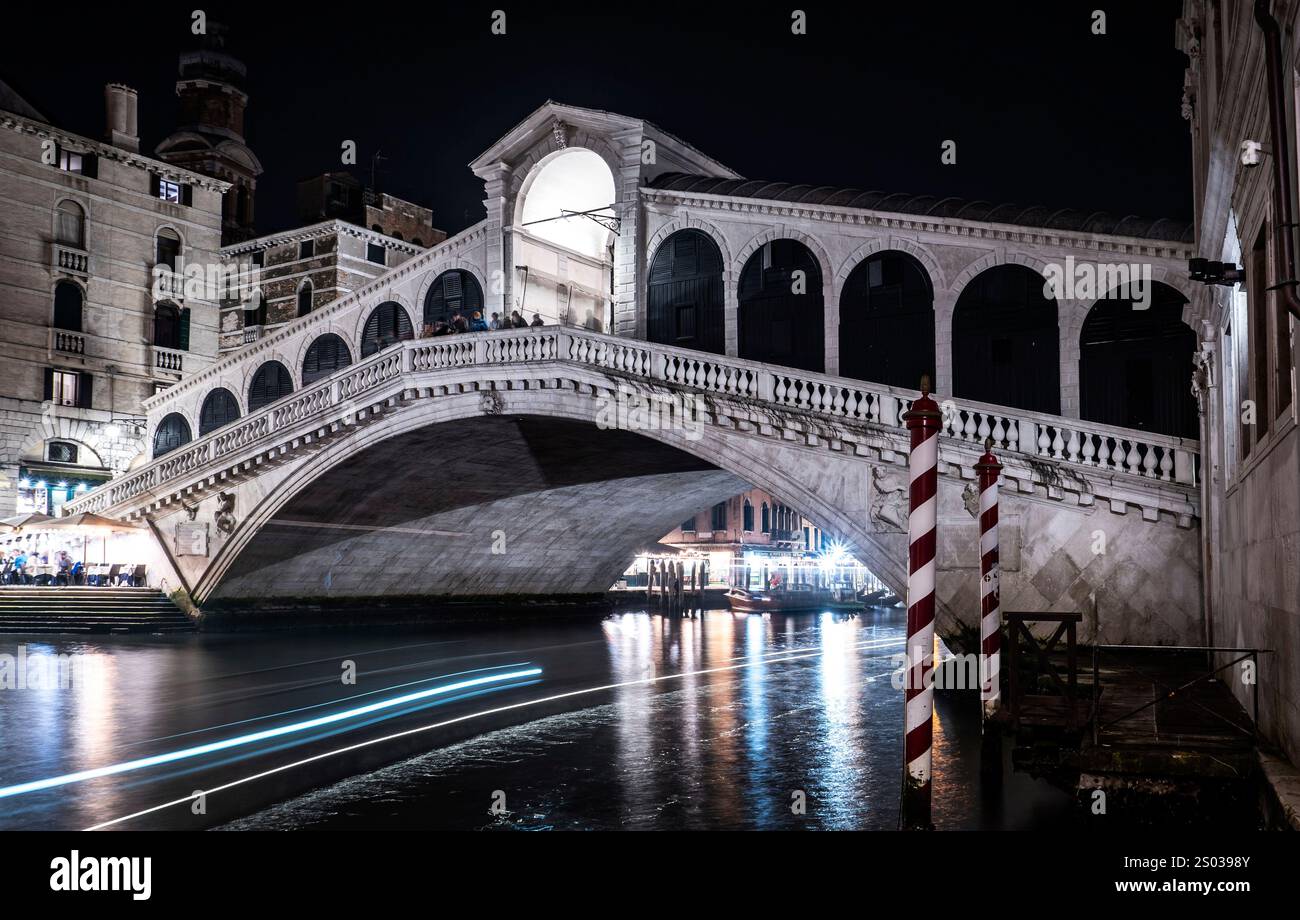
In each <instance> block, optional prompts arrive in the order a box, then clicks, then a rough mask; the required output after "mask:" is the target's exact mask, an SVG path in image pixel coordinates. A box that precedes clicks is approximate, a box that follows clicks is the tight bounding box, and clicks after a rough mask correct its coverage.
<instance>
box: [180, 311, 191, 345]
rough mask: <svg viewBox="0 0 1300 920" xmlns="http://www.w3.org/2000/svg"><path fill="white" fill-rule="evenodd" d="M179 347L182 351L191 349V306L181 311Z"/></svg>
mask: <svg viewBox="0 0 1300 920" xmlns="http://www.w3.org/2000/svg"><path fill="white" fill-rule="evenodd" d="M177 347H179V348H180V350H181V351H189V350H190V308H189V307H186V308H185V309H184V310H182V311H181V328H180V333H179V334H178V335H177Z"/></svg>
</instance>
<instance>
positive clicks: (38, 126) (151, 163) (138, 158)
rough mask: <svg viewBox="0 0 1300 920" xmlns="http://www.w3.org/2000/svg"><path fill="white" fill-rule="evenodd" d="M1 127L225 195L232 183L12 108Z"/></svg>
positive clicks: (0, 116)
mask: <svg viewBox="0 0 1300 920" xmlns="http://www.w3.org/2000/svg"><path fill="white" fill-rule="evenodd" d="M0 128H10V129H12V130H14V131H17V132H18V133H20V134H30V135H33V136H34V137H42V138H49V139H51V140H54V141H57V142H58V143H59V144H61V145H63V146H67V147H68V148H69V149H75V150H76V151H77V152H79V153H93V154H95V155H96V156H97V157H99V158H100V159H101V160H113V161H115V162H117V163H122V164H124V165H126V166H134V167H135V168H136V169H143V170H145V171H147V172H151V173H155V174H157V175H159V176H161V177H162V178H164V179H166V180H168V181H169V182H177V183H183V184H186V185H197V186H199V187H200V188H205V189H208V190H209V191H213V192H217V193H219V194H222V195H224V194H225V193H226V192H227V191H229V190H230V188H231V187H232V184H231V183H229V182H224V181H222V180H221V179H214V178H212V177H211V176H205V175H203V174H202V173H196V172H191V171H190V170H188V169H181V168H180V167H178V166H173V165H172V164H171V163H165V162H163V161H162V160H155V159H153V158H152V157H147V156H143V155H142V154H139V153H132V152H131V151H129V150H123V149H122V148H121V147H114V146H113V145H111V144H106V143H104V142H103V141H95V140H91V139H90V138H88V137H82V136H81V135H79V134H69V133H68V132H66V131H60V130H59V129H58V128H54V127H51V126H50V125H47V124H43V123H41V122H38V121H32V120H31V119H28V118H23V117H22V116H20V115H15V114H13V113H12V112H0Z"/></svg>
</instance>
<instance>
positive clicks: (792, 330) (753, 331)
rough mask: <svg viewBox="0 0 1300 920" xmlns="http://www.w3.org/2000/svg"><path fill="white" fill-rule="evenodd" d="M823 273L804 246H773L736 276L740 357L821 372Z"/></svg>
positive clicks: (775, 243) (768, 245)
mask: <svg viewBox="0 0 1300 920" xmlns="http://www.w3.org/2000/svg"><path fill="white" fill-rule="evenodd" d="M822 306H823V302H822V273H821V268H820V267H819V266H818V264H817V259H816V257H814V256H813V254H812V252H810V251H809V249H808V247H807V246H804V245H803V244H802V243H799V242H796V241H795V240H773V241H772V242H770V243H765V244H763V247H762V248H761V249H759V250H758V252H756V253H754V254H753V255H752V256H750V257H749V261H748V262H746V263H745V268H744V271H742V272H741V273H740V318H739V320H740V321H739V325H740V329H739V332H740V357H742V358H748V359H750V360H754V361H766V362H768V363H770V364H779V365H783V366H785V367H797V368H801V369H803V370H806V371H818V372H820V371H821V370H822V369H823V368H824V367H825V362H826V358H825V352H824V349H823V347H822V343H823V339H824V335H823V329H822V323H823V319H822Z"/></svg>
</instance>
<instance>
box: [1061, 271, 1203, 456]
mask: <svg viewBox="0 0 1300 920" xmlns="http://www.w3.org/2000/svg"><path fill="white" fill-rule="evenodd" d="M1151 287H1152V290H1151V293H1150V297H1151V302H1150V304H1149V305H1147V306H1146V307H1145V308H1141V304H1140V303H1136V302H1135V300H1134V298H1133V296H1132V295H1131V292H1129V291H1127V290H1122V289H1116V290H1113V291H1110V292H1108V293H1107V294H1106V296H1105V297H1102V298H1100V299H1099V300H1097V301H1096V302H1095V303H1094V304H1093V305H1092V307H1091V308H1090V309H1089V311H1088V314H1087V317H1086V318H1085V319H1084V321H1083V326H1082V328H1081V329H1080V331H1079V399H1080V402H1079V406H1080V411H1079V416H1080V418H1082V419H1084V420H1086V421H1091V422H1100V423H1102V424H1104V425H1116V426H1118V427H1121V428H1134V429H1137V430H1139V431H1152V432H1157V433H1159V434H1167V435H1172V436H1174V437H1179V438H1190V439H1193V440H1195V439H1196V438H1198V437H1199V432H1200V423H1199V418H1198V414H1197V407H1196V397H1195V396H1194V395H1193V394H1192V388H1191V386H1190V384H1189V381H1190V379H1191V374H1192V357H1193V355H1194V354H1195V352H1196V346H1197V342H1196V333H1195V331H1193V330H1192V328H1191V327H1190V326H1188V325H1187V323H1186V322H1185V321H1184V320H1183V312H1184V309H1185V308H1186V306H1187V298H1185V297H1184V296H1183V295H1182V294H1181V293H1180V292H1179V291H1177V290H1176V289H1174V288H1173V287H1170V286H1169V285H1166V284H1163V283H1161V282H1159V281H1153V282H1152V284H1151Z"/></svg>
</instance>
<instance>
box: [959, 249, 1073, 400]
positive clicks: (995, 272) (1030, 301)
mask: <svg viewBox="0 0 1300 920" xmlns="http://www.w3.org/2000/svg"><path fill="white" fill-rule="evenodd" d="M1045 283H1046V282H1045V281H1044V280H1043V277H1042V275H1040V274H1038V273H1037V272H1035V271H1034V270H1033V269H1029V268H1025V267H1024V266H1023V265H997V266H994V267H993V268H990V269H986V270H985V271H983V272H981V273H980V274H979V275H977V276H976V277H975V278H974V280H972V281H971V282H970V284H968V285H967V286H966V289H965V290H964V291H962V292H961V296H960V297H958V298H957V306H956V308H955V309H954V311H953V316H952V365H953V395H954V396H955V397H957V398H959V399H972V400H975V401H976V402H983V403H992V404H993V405H997V406H1009V407H1012V408H1016V409H1026V410H1028V411H1030V412H1045V413H1048V414H1050V415H1059V414H1060V412H1061V371H1060V340H1059V338H1058V335H1059V333H1058V331H1057V327H1056V300H1055V299H1054V298H1051V297H1047V296H1045V294H1044V293H1043V288H1044V285H1045Z"/></svg>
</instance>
